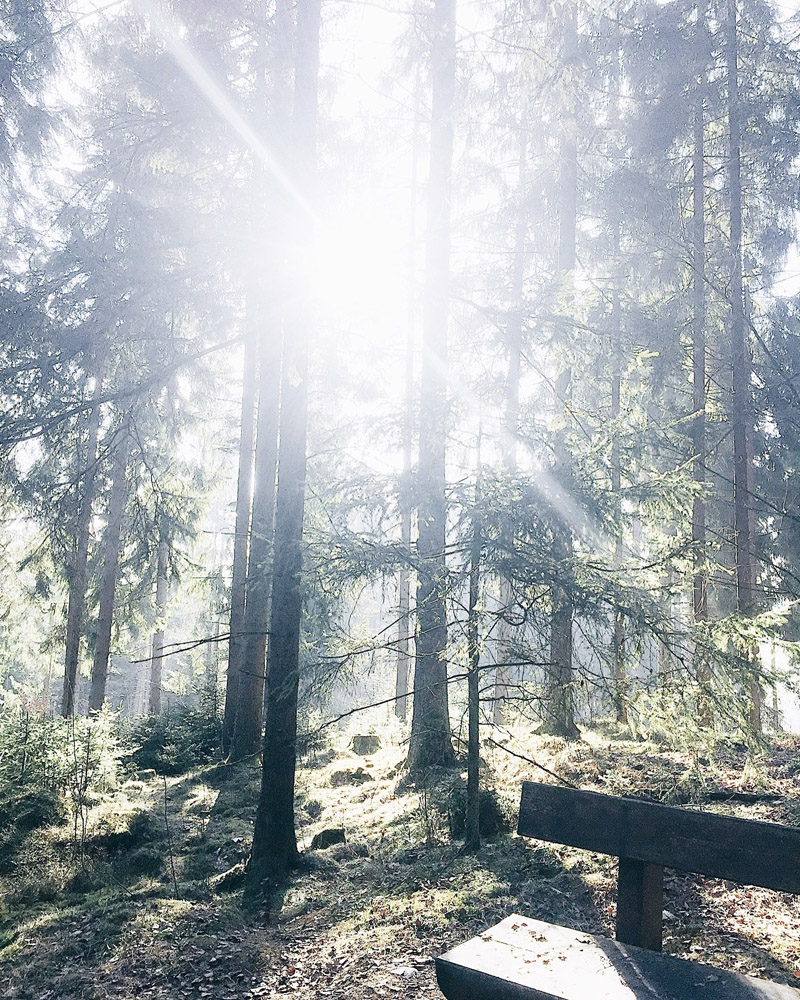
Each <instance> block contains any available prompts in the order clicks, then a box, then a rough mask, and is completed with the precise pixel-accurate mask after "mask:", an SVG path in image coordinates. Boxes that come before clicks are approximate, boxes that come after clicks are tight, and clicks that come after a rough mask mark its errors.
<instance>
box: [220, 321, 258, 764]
mask: <svg viewBox="0 0 800 1000" xmlns="http://www.w3.org/2000/svg"><path fill="white" fill-rule="evenodd" d="M257 358H258V351H257V346H256V336H255V330H253V329H248V331H247V336H246V338H245V342H244V359H243V369H242V410H241V429H240V434H239V479H238V483H237V486H236V523H235V527H234V540H233V568H232V578H231V613H230V628H229V633H230V638H229V640H228V670H227V674H226V677H225V714H224V716H223V720H222V749H223V752H224V753H225V754H228V753H229V752H230V748H231V742H232V740H233V731H234V726H235V724H236V706H237V703H238V698H239V670H240V669H241V662H242V651H243V647H244V609H245V595H246V592H247V554H248V548H249V540H250V510H251V507H252V503H253V445H254V439H255V410H256V372H257Z"/></svg>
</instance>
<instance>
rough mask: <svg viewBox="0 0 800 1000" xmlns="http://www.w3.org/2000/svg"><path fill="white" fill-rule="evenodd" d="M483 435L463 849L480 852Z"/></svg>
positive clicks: (472, 572)
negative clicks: (480, 602)
mask: <svg viewBox="0 0 800 1000" xmlns="http://www.w3.org/2000/svg"><path fill="white" fill-rule="evenodd" d="M480 502H481V434H480V431H478V447H477V469H476V473H475V510H474V512H473V515H472V543H471V546H470V565H469V605H468V611H467V659H468V668H467V800H466V806H465V811H464V846H465V847H466V848H467V850H470V851H477V850H478V848H479V847H480V846H481V825H480V811H481V810H480V794H481V790H480V760H481V758H480V750H481V747H480V705H481V703H480V662H481V647H480V635H479V630H478V600H479V598H480V585H481V548H482V545H483V540H482V530H481V519H480Z"/></svg>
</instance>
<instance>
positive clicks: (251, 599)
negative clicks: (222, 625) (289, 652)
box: [230, 264, 281, 760]
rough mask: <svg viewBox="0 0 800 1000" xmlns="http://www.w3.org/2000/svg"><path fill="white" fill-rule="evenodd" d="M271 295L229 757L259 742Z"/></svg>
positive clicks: (272, 382) (270, 438)
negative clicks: (239, 659)
mask: <svg viewBox="0 0 800 1000" xmlns="http://www.w3.org/2000/svg"><path fill="white" fill-rule="evenodd" d="M276 266H277V264H276ZM276 293H277V289H276ZM275 300H277V294H276V298H275ZM275 300H273V308H272V310H271V312H272V317H271V321H270V323H269V325H270V327H271V329H268V330H266V331H265V332H264V334H263V335H262V340H261V359H260V366H259V396H258V438H257V443H256V463H255V485H254V491H253V515H252V525H251V529H250V556H249V559H248V565H247V601H246V605H245V613H244V629H243V631H244V636H243V643H242V658H241V661H240V664H239V683H238V691H237V706H236V721H235V723H234V730H233V739H232V741H231V749H230V757H231V760H243V759H244V758H245V757H248V756H251V755H252V754H256V753H258V751H259V750H260V748H261V721H262V710H263V704H264V680H265V674H266V653H267V622H268V615H269V600H270V591H271V586H270V585H271V582H272V581H271V574H270V570H271V556H272V540H273V528H274V520H275V467H276V461H277V451H278V419H279V409H280V403H279V401H280V365H281V361H280V328H279V322H280V321H279V319H278V316H277V315H276V310H275V308H274V301H275ZM262 306H264V307H265V308H266V307H267V303H266V302H264V303H262ZM254 311H255V312H256V313H259V314H261V315H262V316H263V314H264V313H263V311H262V310H261V309H259V308H258V307H256V308H255V309H254Z"/></svg>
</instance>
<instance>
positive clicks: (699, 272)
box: [692, 8, 711, 726]
mask: <svg viewBox="0 0 800 1000" xmlns="http://www.w3.org/2000/svg"><path fill="white" fill-rule="evenodd" d="M699 23H700V10H699V8H698V24H699ZM704 72H705V71H704ZM702 82H703V77H702V76H701V77H699V78H698V84H697V94H696V97H695V108H694V122H693V132H694V150H693V156H692V166H693V178H692V387H693V393H692V410H693V413H694V418H693V421H692V448H693V451H694V463H693V478H694V482H695V486H696V490H697V492H696V493H695V495H694V499H693V501H692V549H693V552H694V567H693V576H692V605H693V610H694V620H695V622H705V621H707V620H708V577H707V572H706V555H705V548H706V501H705V495H704V490H705V483H706V460H707V455H706V233H705V120H704V119H705V115H704V101H703V91H702ZM695 674H696V676H697V682H698V686H699V689H700V698H699V704H698V720H699V722H700V724H701V725H702V726H709V725H711V707H710V700H709V688H710V683H711V676H710V672H709V665H708V658H707V656H706V655H705V653H704V651H703V650H702V649H701V650H699V651H696V653H695Z"/></svg>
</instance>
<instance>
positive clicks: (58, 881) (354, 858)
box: [0, 731, 800, 1000]
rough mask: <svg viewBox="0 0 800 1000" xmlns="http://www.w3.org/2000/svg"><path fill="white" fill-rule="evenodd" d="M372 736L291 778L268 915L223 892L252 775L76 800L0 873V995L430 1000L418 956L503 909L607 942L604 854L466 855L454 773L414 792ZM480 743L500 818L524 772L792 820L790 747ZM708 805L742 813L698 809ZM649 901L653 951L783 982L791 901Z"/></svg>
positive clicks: (203, 776) (796, 762)
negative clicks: (296, 840)
mask: <svg viewBox="0 0 800 1000" xmlns="http://www.w3.org/2000/svg"><path fill="white" fill-rule="evenodd" d="M378 735H379V736H380V738H381V747H380V748H379V749H378V750H377V751H375V752H374V753H372V754H368V755H365V756H360V755H358V754H356V753H355V752H354V751H353V749H352V734H344V733H340V734H338V735H337V736H336V737H334V738H333V740H332V741H331V743H330V745H329V746H328V747H326V748H324V749H322V750H320V751H318V752H317V753H316V755H315V756H312V757H310V758H309V759H307V760H305V761H303V762H302V765H301V767H300V769H299V771H298V781H299V789H298V805H297V818H298V824H299V837H300V846H301V849H303V850H304V851H306V854H305V858H306V859H307V862H308V864H307V868H306V870H304V871H301V872H298V873H297V874H296V875H295V877H294V878H293V879H292V880H291V882H290V884H289V886H288V887H287V888H286V889H285V891H284V892H283V893H282V894H281V896H280V898H276V899H274V900H273V901H272V904H271V907H270V910H269V911H266V910H264V909H263V908H262V909H260V910H256V911H248V910H246V909H244V908H243V906H242V897H241V888H240V887H237V886H236V879H235V877H233V876H230V875H229V876H228V877H222V876H223V873H225V872H227V871H229V870H230V869H231V868H232V866H235V865H236V864H237V863H240V862H242V861H243V860H244V858H245V856H246V853H247V848H248V843H249V837H250V833H251V825H252V819H253V814H254V803H255V799H256V795H257V789H258V774H257V769H256V766H255V764H254V763H252V762H251V763H249V764H244V765H239V766H237V767H228V766H225V765H216V766H208V767H204V768H200V769H197V770H194V771H191V772H189V773H187V774H184V775H180V776H177V777H171V778H162V777H159V776H157V775H156V774H154V773H153V772H143V773H138V774H136V775H134V776H132V777H130V778H129V779H128V780H127V781H126V782H125V783H124V784H122V785H121V786H120V787H118V788H117V789H116V790H115V791H114V792H113V793H111V794H109V795H107V796H105V797H102V796H101V797H99V799H98V801H96V802H94V803H93V804H92V808H91V809H90V811H89V813H88V815H87V816H86V817H85V819H86V828H85V831H84V829H83V826H81V829H80V830H78V828H77V827H76V826H75V825H74V823H73V825H71V826H70V825H69V824H67V825H63V824H62V825H60V826H59V825H54V826H52V827H49V828H45V829H40V830H37V831H35V833H31V834H30V835H29V836H28V838H27V840H26V842H25V843H24V844H23V845H21V847H20V850H19V853H18V854H17V856H16V859H15V862H14V865H13V866H12V867H11V870H10V871H8V872H7V873H6V874H5V875H2V876H0V994H2V995H3V996H4V997H8V998H9V1000H73V998H75V1000H105V998H134V997H135V998H137V1000H173V998H175V1000H177V998H182V1000H183V998H187V1000H202V998H210V1000H257V998H273V997H279V996H286V995H289V996H292V997H297V998H317V997H324V998H325V1000H338V998H347V1000H373V998H379V997H381V998H385V997H397V998H399V1000H401V998H405V997H409V998H410V997H415V998H421V997H426V996H432V997H433V996H437V995H438V993H437V988H436V982H435V975H434V965H433V961H434V957H435V956H436V955H437V954H439V953H441V952H442V951H444V950H445V949H447V948H448V947H449V946H451V945H453V944H455V943H457V942H460V941H463V940H465V939H466V938H468V937H470V936H472V935H473V934H475V933H477V932H479V931H481V930H482V929H484V928H485V927H487V926H488V925H490V924H491V923H493V922H495V921H497V920H499V919H501V918H502V917H504V916H506V915H508V914H509V913H513V912H519V913H523V914H527V915H530V916H534V917H539V918H541V919H546V920H551V921H554V922H556V923H561V924H566V925H568V926H571V927H575V928H578V929H580V930H584V931H587V932H590V933H598V932H599V933H605V934H613V923H614V908H615V901H614V887H615V870H616V862H615V861H614V859H611V858H607V857H604V856H602V855H596V854H591V853H588V852H584V851H578V850H574V849H571V848H566V847H556V846H548V845H543V844H534V843H533V842H529V841H525V840H523V839H520V838H519V837H517V836H515V835H513V834H505V835H501V836H498V837H497V838H495V839H494V840H491V841H488V842H487V843H486V844H485V845H484V846H483V847H482V848H481V849H480V851H478V852H477V853H476V854H465V853H463V852H462V850H461V848H460V844H459V843H458V841H457V840H452V841H451V836H450V826H451V824H452V822H453V817H454V816H455V815H456V814H457V812H458V810H457V808H454V807H453V805H452V791H451V790H452V787H453V785H454V783H455V784H456V785H458V784H460V783H461V781H462V778H461V776H460V775H459V774H458V772H456V773H455V774H453V773H448V774H440V775H438V776H437V778H436V780H435V781H434V780H433V779H431V782H430V783H429V785H428V786H427V787H418V786H416V787H415V786H413V785H410V784H409V782H408V780H407V777H406V775H405V772H404V770H403V758H404V747H403V746H402V745H400V744H399V743H397V742H392V740H391V734H390V733H389V732H386V731H380V732H379V733H378ZM494 738H495V739H496V740H497V741H498V742H497V743H492V742H488V741H487V742H485V743H484V745H483V747H482V756H483V759H484V762H485V767H484V780H485V783H486V784H487V785H488V786H489V787H491V788H492V789H494V790H495V793H496V795H495V801H496V802H497V803H498V804H499V806H500V811H501V812H504V813H505V814H506V815H507V816H508V818H511V817H512V816H513V815H514V814H515V811H516V806H517V802H518V798H519V787H520V782H521V781H522V780H523V779H526V778H527V779H542V780H552V779H551V778H549V777H548V775H547V774H545V773H544V772H543V771H541V770H540V768H538V767H536V766H534V764H533V763H530V762H532V761H535V762H537V763H538V764H539V765H542V766H544V767H546V768H548V769H549V770H550V771H552V772H554V773H555V774H558V775H560V776H561V777H564V778H567V779H568V780H569V781H570V782H572V783H573V784H577V785H580V786H582V787H585V788H593V789H596V790H603V791H608V792H612V793H622V792H626V793H637V794H646V795H650V796H653V797H655V798H657V799H659V800H661V801H665V802H680V803H691V804H692V805H693V806H694V807H695V808H702V809H709V810H713V811H724V812H729V813H735V814H737V815H741V816H747V817H751V818H755V819H764V820H772V821H777V822H784V823H790V824H797V823H800V788H798V784H799V783H800V741H798V740H797V739H795V738H789V737H780V738H776V739H774V740H773V741H772V745H771V748H769V749H766V750H764V751H763V753H761V754H758V755H755V756H754V755H753V754H752V753H748V751H747V750H746V748H745V747H744V746H743V745H738V744H735V743H731V742H727V743H723V744H719V745H717V747H716V749H715V750H714V751H708V755H703V754H700V753H694V754H692V753H679V752H675V751H670V750H666V749H664V748H659V747H658V746H657V745H654V744H648V743H643V742H634V741H630V740H626V739H624V738H621V737H616V738H615V737H613V736H609V735H608V733H606V734H605V735H600V734H599V733H597V732H586V733H585V734H584V739H583V740H582V741H581V742H579V743H575V744H566V743H564V742H563V741H561V740H559V739H555V738H549V737H537V736H531V735H530V734H529V733H526V732H523V731H513V732H511V734H510V735H509V734H508V733H506V735H505V737H504V738H501V736H500V735H499V734H498V733H495V734H494ZM501 743H502V744H503V745H504V747H505V749H504V748H503V746H501V745H500V744H501ZM509 751H513V754H518V755H521V756H513V755H512V753H511V752H509ZM522 758H528V760H524V759H522ZM723 789H724V790H729V791H732V792H743V791H745V792H749V793H752V795H753V799H754V800H753V801H748V802H741V801H738V802H737V801H733V800H732V801H727V802H723V801H718V800H717V799H712V798H711V797H710V794H709V793H714V792H719V791H720V790H723ZM448 800H449V801H450V805H449V806H448V805H447V801H448ZM328 828H341V829H343V830H344V831H345V835H346V838H347V839H346V842H345V843H338V844H336V845H334V846H332V847H330V848H328V849H325V850H313V851H311V850H309V847H310V844H311V839H312V837H313V835H314V834H315V833H319V832H320V831H321V830H323V829H328ZM78 841H80V843H82V844H83V846H84V850H85V864H84V865H83V867H82V869H81V870H79V871H78V872H77V873H76V872H75V868H74V864H73V865H72V867H71V868H70V866H69V865H68V864H67V861H66V860H65V858H66V853H65V852H66V850H67V847H68V846H69V844H70V843H71V845H72V850H73V852H74V849H75V846H76V843H77V842H78ZM59 859H61V860H59ZM59 866H60V867H59ZM70 872H71V874H70ZM665 897H666V898H665V907H666V913H665V934H664V948H665V951H667V952H670V953H673V954H676V955H681V956H685V957H691V958H693V959H696V960H699V961H706V962H709V963H711V964H714V965H717V966H719V967H722V968H727V969H731V970H734V971H738V972H746V973H749V974H752V975H756V976H762V977H764V978H771V979H774V980H777V981H780V982H789V983H795V984H796V983H797V978H796V977H797V976H798V975H800V899H798V898H797V897H793V896H790V895H785V894H781V893H776V892H771V891H768V890H761V889H753V888H748V887H741V886H735V885H732V884H730V883H726V882H722V881H718V880H713V879H702V878H699V877H695V876H684V875H680V874H668V876H667V879H666V885H665Z"/></svg>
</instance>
